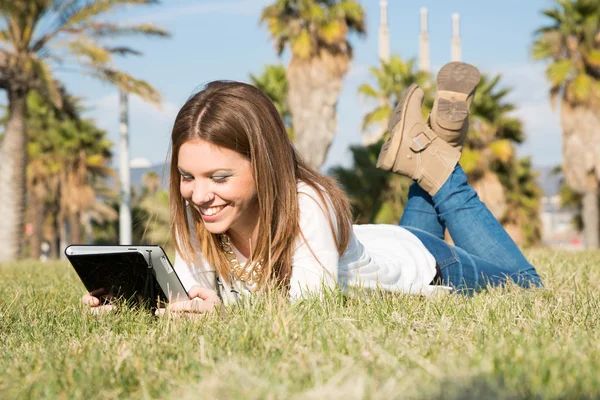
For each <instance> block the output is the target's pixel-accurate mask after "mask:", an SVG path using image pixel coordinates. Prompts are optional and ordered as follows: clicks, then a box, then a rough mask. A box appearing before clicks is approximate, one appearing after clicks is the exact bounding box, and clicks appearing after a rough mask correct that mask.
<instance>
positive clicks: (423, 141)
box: [410, 132, 433, 153]
mask: <svg viewBox="0 0 600 400" xmlns="http://www.w3.org/2000/svg"><path fill="white" fill-rule="evenodd" d="M432 141H433V140H432V139H430V138H429V136H427V134H426V133H425V132H420V133H419V134H418V135H417V136H415V137H414V138H413V140H412V143H411V144H410V149H411V150H412V151H414V152H415V153H419V152H421V151H423V150H425V149H426V148H427V147H429V145H430V144H431V142H432Z"/></svg>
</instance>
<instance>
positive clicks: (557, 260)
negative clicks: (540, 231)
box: [0, 250, 600, 399]
mask: <svg viewBox="0 0 600 400" xmlns="http://www.w3.org/2000/svg"><path fill="white" fill-rule="evenodd" d="M528 256H529V257H530V260H531V261H532V262H533V263H534V264H535V265H536V266H538V270H539V271H540V273H541V274H542V276H543V278H544V282H545V284H546V288H545V289H542V290H534V291H525V290H521V289H519V288H515V287H512V288H508V289H505V290H504V291H500V290H490V291H487V292H484V293H480V294H478V295H475V296H474V297H463V296H459V295H453V296H446V297H440V298H433V299H430V298H428V299H426V298H420V297H411V296H404V295H391V294H370V295H364V296H361V297H358V298H351V299H344V298H343V297H342V296H339V295H329V296H327V297H326V298H325V300H324V301H323V302H322V303H321V302H317V301H307V302H304V303H298V304H295V305H290V304H288V303H287V302H286V301H285V300H282V299H271V301H266V300H264V299H263V300H260V299H257V300H255V301H253V302H252V303H251V304H244V305H240V306H237V307H233V308H231V309H230V311H229V312H228V313H227V314H226V315H223V316H221V317H218V316H214V317H209V318H204V319H200V320H185V319H183V320H176V319H169V318H154V317H151V316H148V315H146V314H144V313H142V312H136V311H124V312H121V313H119V314H116V315H104V316H100V317H98V316H92V315H90V314H89V313H88V312H86V311H87V310H85V308H83V307H82V306H81V305H80V304H79V299H80V297H81V294H82V292H83V291H84V289H83V286H82V284H81V283H80V282H79V280H78V278H77V277H76V275H75V274H74V272H73V271H72V270H71V268H70V267H69V266H68V265H67V264H66V263H62V262H57V263H46V264H42V263H35V262H20V263H16V264H11V265H4V266H0V282H1V285H0V371H2V372H1V373H0V398H2V399H13V398H85V399H93V398H103V399H113V398H114V399H116V398H134V399H136V398H177V399H179V398H182V399H188V398H189V399H192V398H198V397H202V398H217V397H218V398H244V399H254V398H271V399H279V398H286V399H287V398H292V399H294V398H297V399H313V398H314V399H321V398H345V399H346V398H348V399H353V398H377V399H390V398H402V399H412V398H427V399H429V398H434V399H435V398H440V399H441V398H443V399H459V398H460V399H463V398H476V399H480V398H506V399H511V398H523V397H525V398H550V399H552V398H590V399H591V398H599V397H600V373H598V371H600V345H599V343H600V296H599V294H598V287H599V285H600V252H587V253H569V252H555V251H550V250H536V251H531V252H529V254H528Z"/></svg>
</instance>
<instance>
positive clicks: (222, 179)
mask: <svg viewBox="0 0 600 400" xmlns="http://www.w3.org/2000/svg"><path fill="white" fill-rule="evenodd" d="M227 178H229V177H228V176H213V177H212V180H213V182H214V183H225V182H227Z"/></svg>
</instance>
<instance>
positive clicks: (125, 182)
mask: <svg viewBox="0 0 600 400" xmlns="http://www.w3.org/2000/svg"><path fill="white" fill-rule="evenodd" d="M119 108H120V126H119V130H120V133H121V135H120V139H119V180H120V187H121V190H120V194H121V204H120V206H119V244H125V245H127V244H132V243H131V179H130V175H131V173H130V170H129V112H128V107H127V93H125V92H121V93H120V102H119Z"/></svg>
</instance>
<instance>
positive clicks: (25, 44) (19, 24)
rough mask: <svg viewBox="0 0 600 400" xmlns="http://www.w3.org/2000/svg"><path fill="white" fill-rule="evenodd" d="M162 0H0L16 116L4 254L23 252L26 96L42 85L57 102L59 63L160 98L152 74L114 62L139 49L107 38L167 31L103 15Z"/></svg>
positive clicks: (11, 120) (5, 148)
mask: <svg viewBox="0 0 600 400" xmlns="http://www.w3.org/2000/svg"><path fill="white" fill-rule="evenodd" d="M156 3H158V1H157V0H95V1H76V0H0V88H2V89H4V90H6V92H7V97H8V109H9V116H8V121H7V124H6V133H5V135H4V140H3V143H2V153H1V158H2V164H1V165H0V215H3V216H4V217H3V218H2V220H1V221H0V242H1V243H2V244H3V251H2V252H0V260H7V259H13V258H16V257H18V256H19V255H20V253H21V247H22V246H21V242H22V241H21V233H22V228H23V216H24V214H23V213H24V204H25V188H26V185H25V166H26V158H27V154H26V144H27V135H26V120H25V116H26V114H27V95H28V94H29V93H30V92H31V91H32V90H34V89H35V90H38V91H39V92H40V93H41V94H42V95H44V96H45V97H47V98H49V99H50V100H51V101H52V102H53V103H54V104H56V105H57V106H60V105H61V96H60V91H59V90H58V84H57V82H56V81H55V79H54V75H53V73H54V71H53V69H59V68H62V69H65V70H76V71H78V72H81V73H84V74H88V75H92V76H95V77H97V78H99V79H101V80H104V81H106V82H109V83H111V84H113V85H115V86H117V87H118V88H120V89H121V90H123V91H126V92H131V93H135V94H138V95H140V96H141V97H142V98H145V99H148V100H151V101H154V102H159V100H160V99H159V95H158V93H157V92H156V91H155V90H154V89H153V88H152V87H151V86H150V85H149V84H148V83H147V82H145V81H142V80H139V79H136V78H134V77H132V76H131V75H129V74H127V73H124V72H122V71H120V70H118V69H117V68H115V67H114V66H113V64H112V59H113V56H114V55H137V54H140V53H139V52H137V51H136V50H134V49H132V48H130V47H127V46H113V45H109V44H106V43H105V42H104V41H105V40H112V39H115V38H118V37H120V36H124V35H131V34H141V35H145V36H158V37H166V36H168V33H167V32H166V31H165V30H163V29H160V28H158V27H155V26H153V25H150V24H139V25H129V26H126V25H122V24H119V23H114V22H107V20H105V21H102V20H100V19H99V17H101V16H102V15H106V14H107V12H108V11H113V10H115V9H117V8H118V7H119V6H126V5H136V4H156Z"/></svg>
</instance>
